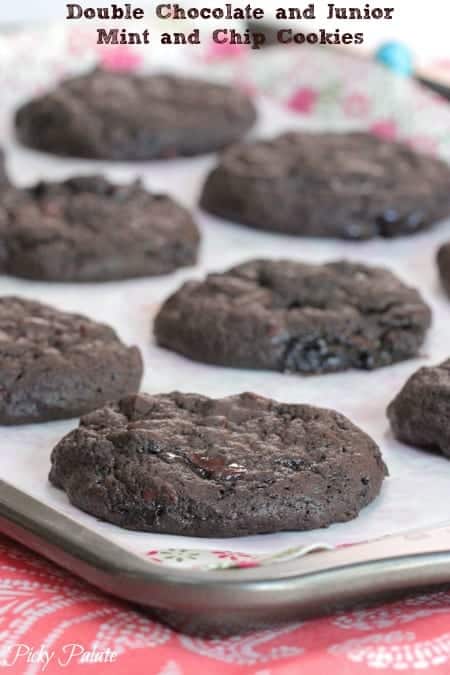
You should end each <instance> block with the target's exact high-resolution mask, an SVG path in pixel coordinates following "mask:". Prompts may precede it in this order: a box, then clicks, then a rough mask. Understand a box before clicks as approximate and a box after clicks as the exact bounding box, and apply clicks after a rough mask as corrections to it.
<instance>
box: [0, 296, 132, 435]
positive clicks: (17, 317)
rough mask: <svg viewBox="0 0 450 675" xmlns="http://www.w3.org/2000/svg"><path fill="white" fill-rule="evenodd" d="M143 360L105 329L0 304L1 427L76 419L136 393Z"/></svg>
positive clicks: (22, 304) (27, 305) (30, 305)
mask: <svg viewBox="0 0 450 675" xmlns="http://www.w3.org/2000/svg"><path fill="white" fill-rule="evenodd" d="M141 377H142V360H141V355H140V352H139V350H138V349H137V348H136V347H126V346H125V345H124V344H123V343H122V342H121V341H120V340H119V338H118V337H117V335H116V333H115V332H114V331H113V329H112V328H110V327H109V326H105V325H104V324H100V323H95V322H94V321H90V320H89V319H87V318H86V317H84V316H80V315H78V314H69V313H67V312H60V311H58V310H57V309H54V308H53V307H49V306H47V305H42V304H40V303H39V302H33V301H31V300H24V299H22V298H15V297H3V298H0V424H27V423H32V422H46V421H48V420H56V419H63V418H68V417H77V416H78V415H82V414H84V413H86V412H89V411H91V410H94V409H95V408H97V407H98V406H101V405H104V404H105V403H106V402H107V401H109V400H113V399H117V398H119V397H120V396H125V395H126V394H131V393H133V392H136V391H138V389H139V384H140V381H141Z"/></svg>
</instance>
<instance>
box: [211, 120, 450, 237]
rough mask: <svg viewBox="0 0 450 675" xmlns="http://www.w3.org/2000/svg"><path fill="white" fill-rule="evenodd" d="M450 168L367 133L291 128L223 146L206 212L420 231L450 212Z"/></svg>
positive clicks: (376, 232) (280, 227)
mask: <svg viewBox="0 0 450 675" xmlns="http://www.w3.org/2000/svg"><path fill="white" fill-rule="evenodd" d="M449 186H450V167H449V166H448V165H447V164H446V163H444V162H443V161H441V160H439V159H436V158H434V157H429V156H426V155H419V154H417V153H415V152H414V151H412V150H411V149H410V148H408V147H407V146H405V145H401V144H398V143H392V142H387V141H383V140H380V139H378V138H376V137H374V136H371V135H369V134H365V133H346V134H343V133H341V134H336V133H326V134H307V133H297V132H290V133H286V134H283V135H282V136H279V137H277V138H274V139H273V140H269V141H256V142H253V143H246V144H243V143H242V144H239V145H236V146H234V147H232V148H230V149H228V150H227V151H225V152H224V154H223V155H222V157H221V159H219V163H218V165H217V166H216V168H214V169H213V170H212V172H211V173H210V175H209V177H208V178H207V181H206V184H205V186H204V189H203V194H202V198H201V205H202V206H203V208H204V209H205V210H206V211H209V212H210V213H213V214H215V215H217V216H220V217H221V218H226V219H228V220H232V221H235V222H238V223H243V224H246V225H249V226H251V227H255V228H258V229H262V230H272V231H274V232H283V233H286V234H297V235H301V236H310V237H339V238H344V239H371V238H373V237H378V236H380V237H396V236H399V235H409V234H414V233H415V232H418V231H420V230H425V229H428V228H430V227H431V226H432V225H433V224H434V223H435V222H437V221H439V220H442V219H444V218H446V217H447V216H449V215H450V190H449Z"/></svg>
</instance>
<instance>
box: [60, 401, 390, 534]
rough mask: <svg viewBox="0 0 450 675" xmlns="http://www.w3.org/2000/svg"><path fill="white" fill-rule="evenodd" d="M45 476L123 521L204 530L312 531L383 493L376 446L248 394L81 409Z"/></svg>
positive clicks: (334, 418)
mask: <svg viewBox="0 0 450 675" xmlns="http://www.w3.org/2000/svg"><path fill="white" fill-rule="evenodd" d="M51 461H52V468H51V472H50V481H51V482H52V483H53V484H54V485H56V486H57V487H59V488H62V489H63V490H65V491H66V493H67V495H68V497H69V499H70V501H71V502H72V503H73V504H75V505H76V506H78V507H79V508H81V509H83V510H84V511H87V512H88V513H90V514H92V515H94V516H96V517H97V518H101V519H102V520H106V521H109V522H112V523H115V524H116V525H120V526H121V527H125V528H129V529H134V530H143V531H151V532H161V533H170V534H180V535H186V536H199V537H232V536H239V535H248V534H257V533H264V532H276V531H281V530H309V529H313V528H317V527H326V526H328V525H330V524H331V523H334V522H340V521H346V520H350V519H352V518H355V517H356V516H357V514H358V513H359V511H360V510H361V508H363V507H364V506H366V505H367V504H368V503H369V502H371V501H372V500H373V499H374V498H375V497H376V496H377V494H378V493H379V491H380V488H381V484H382V481H383V479H384V477H385V475H386V467H385V465H384V463H383V460H382V458H381V454H380V451H379V448H378V446H377V445H376V444H375V443H374V442H373V441H372V440H371V439H370V438H369V437H368V436H367V435H366V434H365V433H364V432H363V431H361V430H360V429H359V428H358V427H356V426H355V425H354V424H352V423H351V422H350V421H349V420H348V419H347V418H346V417H344V416H343V415H341V414H339V413H337V412H334V411H331V410H324V409H320V408H315V407H312V406H308V405H292V404H283V403H278V402H276V401H273V400H270V399H266V398H262V397H260V396H256V395H255V394H250V393H246V394H241V395H238V396H231V397H228V398H223V399H210V398H207V397H204V396H200V395H198V394H181V393H178V392H175V393H172V394H161V395H155V396H150V395H146V394H139V395H137V396H130V397H126V398H124V399H123V400H121V401H119V402H118V403H116V404H113V405H108V406H106V407H105V408H103V409H101V410H97V411H95V412H93V413H91V414H89V415H86V416H85V417H83V418H82V419H81V421H80V425H79V427H78V428H77V429H75V430H74V431H72V432H71V433H69V434H68V435H67V436H65V437H64V438H63V439H62V440H61V441H60V443H59V444H58V445H57V446H56V447H55V449H54V450H53V453H52V460H51Z"/></svg>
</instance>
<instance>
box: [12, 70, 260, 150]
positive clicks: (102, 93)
mask: <svg viewBox="0 0 450 675" xmlns="http://www.w3.org/2000/svg"><path fill="white" fill-rule="evenodd" d="M255 120H256V111H255V108H254V106H253V104H252V102H251V101H250V99H249V98H247V96H245V95H244V94H243V93H241V92H239V91H237V90H236V89H233V88H231V87H227V86H222V85H217V84H211V83H210V82H205V81H202V80H194V79H188V78H181V77H173V76H168V75H151V76H137V75H133V74H130V73H112V72H106V71H102V70H96V71H94V72H92V73H89V74H87V75H82V76H81V77H77V78H75V79H71V80H66V81H64V82H62V83H61V84H60V85H59V86H58V87H57V88H56V89H55V90H53V91H51V92H49V93H48V94H45V95H44V96H41V97H39V98H36V99H34V100H32V101H30V102H29V103H26V104H25V105H24V106H23V107H22V108H20V109H19V110H18V112H17V115H16V128H17V134H18V136H19V138H20V140H21V141H22V142H23V143H24V144H25V145H28V146H30V147H32V148H36V149H38V150H44V151H46V152H51V153H55V154H57V155H64V156H73V157H88V158H98V159H111V160H148V159H157V158H168V157H177V156H191V155H199V154H202V153H205V152H213V151H215V150H218V149H221V148H223V147H225V146H226V145H229V144H230V143H233V142H234V141H236V140H238V139H239V138H240V137H241V136H242V135H243V134H244V133H245V132H246V131H247V130H248V129H250V127H251V126H252V125H253V123H254V122H255Z"/></svg>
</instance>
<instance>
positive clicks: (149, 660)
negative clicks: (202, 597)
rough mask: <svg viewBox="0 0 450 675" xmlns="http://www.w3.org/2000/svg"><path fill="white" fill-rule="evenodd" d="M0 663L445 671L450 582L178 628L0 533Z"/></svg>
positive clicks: (230, 673) (132, 669)
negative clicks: (220, 627) (231, 629)
mask: <svg viewBox="0 0 450 675" xmlns="http://www.w3.org/2000/svg"><path fill="white" fill-rule="evenodd" d="M0 570H1V571H0V667H2V668H4V672H5V673H7V672H11V673H14V674H17V675H36V674H37V673H46V674H47V675H56V674H58V675H61V673H67V674H68V675H70V674H71V673H80V672H83V673H84V672H89V673H99V675H100V674H101V675H108V674H111V675H115V674H117V675H119V674H120V675H123V674H124V673H130V675H131V674H133V675H138V674H141V673H142V674H144V673H145V674H146V675H147V674H148V675H211V674H212V673H221V674H223V675H300V674H301V675H303V674H305V675H331V674H334V673H336V674H338V673H339V674H344V673H345V675H361V674H362V673H365V674H369V673H374V675H375V673H380V672H382V673H386V675H388V674H389V673H392V674H393V673H399V672H402V673H417V672H424V671H425V672H427V673H428V672H429V673H433V675H441V674H442V675H444V674H446V675H448V673H449V672H450V592H444V591H441V592H436V593H432V594H429V595H416V596H414V597H410V598H408V599H405V600H402V601H400V602H395V603H392V604H389V605H384V606H381V607H376V608H371V609H364V608H359V609H354V610H353V611H348V612H343V613H339V614H336V615H333V616H330V617H325V618H322V619H316V620H311V621H307V622H298V623H295V624H291V625H289V626H284V627H282V628H274V629H272V630H265V631H261V632H258V633H252V634H250V635H246V636H238V637H232V638H226V639H222V638H221V639H212V640H205V639H201V638H193V637H188V636H185V635H181V634H178V633H176V632H174V631H172V630H171V629H170V628H167V627H166V626H163V625H162V624H159V623H157V622H155V621H153V620H151V619H150V618H148V617H147V616H146V615H145V614H144V613H141V612H139V611H136V610H134V609H132V608H131V607H128V606H126V605H125V604H123V603H121V602H118V601H117V600H114V599H111V598H108V597H106V596H104V595H103V594H101V593H100V592H98V591H96V590H95V589H94V588H92V587H90V586H88V585H87V584H85V583H83V582H82V581H79V580H78V579H76V578H75V577H73V576H72V575H70V574H68V573H66V572H64V571H63V570H61V569H59V568H57V567H55V566H54V565H52V564H51V563H48V562H46V561H45V560H43V559H42V558H39V557H38V556H36V555H34V554H32V553H30V552H28V551H27V550H26V549H24V548H22V547H20V546H18V545H16V544H15V543H13V542H11V541H10V540H8V539H6V538H0Z"/></svg>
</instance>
